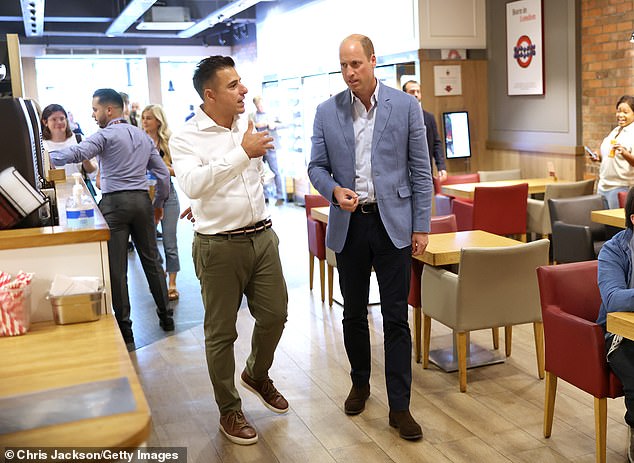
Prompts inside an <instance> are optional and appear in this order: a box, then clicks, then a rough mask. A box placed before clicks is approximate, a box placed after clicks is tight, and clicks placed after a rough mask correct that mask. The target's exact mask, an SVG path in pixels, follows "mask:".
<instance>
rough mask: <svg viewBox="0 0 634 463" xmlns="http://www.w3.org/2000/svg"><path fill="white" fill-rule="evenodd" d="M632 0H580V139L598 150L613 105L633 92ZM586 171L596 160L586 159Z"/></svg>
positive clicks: (591, 170) (608, 127)
mask: <svg viewBox="0 0 634 463" xmlns="http://www.w3.org/2000/svg"><path fill="white" fill-rule="evenodd" d="M632 31H634V0H581V80H582V82H581V89H582V101H581V103H582V117H583V119H582V127H583V128H582V130H583V142H584V143H585V144H587V145H589V146H590V147H592V148H593V149H596V150H598V149H599V146H600V145H601V142H602V141H603V139H604V138H605V136H606V135H607V134H608V133H609V132H610V130H611V129H612V128H614V126H615V125H616V119H615V113H616V110H615V105H616V102H617V100H618V99H619V97H620V96H621V95H624V94H634V44H633V43H630V42H629V41H628V40H629V37H630V34H631V33H632ZM586 170H587V171H588V172H589V173H596V172H598V164H594V163H592V162H590V161H587V163H586Z"/></svg>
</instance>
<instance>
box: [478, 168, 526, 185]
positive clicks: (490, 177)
mask: <svg viewBox="0 0 634 463" xmlns="http://www.w3.org/2000/svg"><path fill="white" fill-rule="evenodd" d="M478 175H479V176H480V181H481V182H495V181H497V180H519V179H521V178H522V175H521V172H520V170H519V169H508V170H479V171H478Z"/></svg>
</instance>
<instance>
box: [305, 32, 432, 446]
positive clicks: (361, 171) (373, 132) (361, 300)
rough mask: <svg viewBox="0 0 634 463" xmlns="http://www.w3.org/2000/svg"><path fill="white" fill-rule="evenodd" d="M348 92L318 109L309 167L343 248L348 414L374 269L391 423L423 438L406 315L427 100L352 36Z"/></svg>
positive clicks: (427, 188)
mask: <svg viewBox="0 0 634 463" xmlns="http://www.w3.org/2000/svg"><path fill="white" fill-rule="evenodd" d="M339 59H340V63H341V73H342V76H343V79H344V81H345V82H346V85H347V86H348V90H345V91H343V92H341V93H339V94H337V95H335V96H334V97H332V98H330V99H329V100H327V101H325V102H324V103H322V104H320V105H319V106H318V108H317V113H316V115H315V123H314V132H313V137H312V152H311V161H310V163H309V165H308V175H309V177H310V180H311V182H312V183H313V185H314V186H315V188H317V190H318V191H319V192H320V193H321V194H322V195H323V196H324V197H326V198H327V199H329V200H330V201H331V206H330V216H329V219H328V221H329V222H328V231H327V237H326V244H327V246H328V247H329V248H331V249H332V250H334V251H335V253H336V255H337V269H338V271H339V286H340V287H341V292H342V294H343V299H344V310H343V333H344V344H345V347H346V353H347V354H348V359H349V361H350V367H351V371H350V376H351V379H352V388H351V390H350V394H349V395H348V398H347V399H346V401H345V404H344V410H345V412H346V414H348V415H356V414H359V413H361V412H362V411H363V410H364V408H365V402H366V400H367V399H368V397H369V396H370V364H371V358H370V334H369V328H368V309H367V305H368V296H369V288H370V273H371V271H372V268H374V270H375V272H376V277H377V280H378V283H379V291H380V294H381V313H382V315H383V331H384V349H385V378H386V384H387V393H388V402H389V407H390V412H389V423H390V425H391V426H393V427H395V428H398V430H399V434H400V436H401V437H402V438H404V439H411V440H413V439H420V438H421V437H422V435H423V432H422V429H421V427H420V426H419V425H418V423H416V421H415V420H414V418H413V417H412V415H411V414H410V412H409V401H410V390H411V382H412V370H411V351H412V341H411V335H410V330H409V325H408V322H407V314H408V307H407V295H408V292H409V281H410V265H411V255H420V254H422V253H423V251H424V250H425V247H426V246H427V235H428V232H429V222H430V216H431V197H432V181H431V168H430V165H429V154H428V150H427V142H426V140H425V126H424V124H423V119H422V113H421V110H420V106H419V105H418V102H417V101H416V99H415V98H413V97H412V96H410V95H407V94H405V93H403V92H401V91H399V90H396V89H392V88H390V87H387V86H385V85H383V84H381V83H380V82H378V81H377V79H376V78H375V76H374V68H375V66H376V57H375V55H374V46H373V44H372V41H371V40H370V39H369V38H368V37H365V36H363V35H358V34H354V35H351V36H349V37H347V38H346V39H344V40H343V42H342V43H341V46H340V48H339Z"/></svg>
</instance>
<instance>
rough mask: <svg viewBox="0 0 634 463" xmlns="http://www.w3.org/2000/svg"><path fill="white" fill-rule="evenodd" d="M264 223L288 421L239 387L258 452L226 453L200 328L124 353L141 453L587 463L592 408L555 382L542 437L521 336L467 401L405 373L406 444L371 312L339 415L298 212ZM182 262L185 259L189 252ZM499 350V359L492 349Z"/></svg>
mask: <svg viewBox="0 0 634 463" xmlns="http://www.w3.org/2000/svg"><path fill="white" fill-rule="evenodd" d="M272 212H273V220H274V228H275V229H276V231H277V233H278V235H280V241H281V255H282V259H283V265H284V272H285V275H286V278H287V281H288V285H289V317H288V323H287V325H286V329H285V331H284V334H283V336H282V340H281V342H280V345H279V347H278V350H277V354H276V358H275V362H274V365H273V368H272V369H271V371H270V376H271V378H273V380H274V381H275V385H276V386H277V387H278V389H279V390H280V391H281V392H282V393H283V394H284V395H285V397H286V398H287V399H288V401H289V403H290V410H289V411H288V413H286V414H284V415H276V414H274V413H273V412H271V411H269V410H268V409H266V408H265V407H264V406H263V405H262V404H261V403H260V401H259V400H258V399H257V398H256V397H255V396H254V395H253V394H251V393H250V392H248V391H247V390H245V389H244V388H242V387H241V386H238V388H239V391H240V394H241V396H242V401H243V410H244V412H245V414H246V416H247V417H248V419H249V420H250V421H251V423H252V424H254V425H255V427H256V428H257V430H258V433H259V442H258V443H257V444H255V445H252V446H247V447H243V446H238V445H235V444H232V443H230V442H229V441H228V440H227V439H226V438H225V437H224V436H223V435H222V434H221V433H220V432H219V431H218V418H219V415H218V410H217V407H216V404H215V402H214V400H213V395H212V390H211V385H210V382H209V378H208V374H207V368H206V364H205V357H204V336H203V331H202V326H200V325H196V326H194V327H192V328H189V329H186V330H184V331H181V332H178V333H176V334H175V335H173V336H169V337H165V338H163V339H160V340H159V341H156V342H154V343H152V344H149V345H147V346H145V347H142V348H140V349H138V350H137V351H136V352H133V353H131V356H132V359H133V361H134V362H135V365H136V367H137V371H138V374H139V377H140V379H141V382H142V384H143V388H144V390H145V394H146V397H147V399H148V402H149V404H150V407H151V410H152V420H153V430H152V434H151V436H150V439H149V441H148V445H149V446H186V447H187V448H188V460H189V461H190V462H210V463H213V462H223V463H228V462H231V463H233V462H298V463H308V462H318V463H322V462H362V463H372V462H433V463H442V462H469V463H473V462H487V463H488V462H509V461H512V462H530V463H535V462H540V463H541V462H588V463H589V462H594V461H595V454H594V445H595V440H594V414H593V413H594V412H593V401H592V397H590V396H589V395H588V394H585V393H583V392H581V391H579V390H577V389H576V388H574V387H572V386H570V385H568V384H566V383H564V382H560V383H559V388H558V393H557V400H556V405H555V421H554V426H553V433H552V437H551V438H549V439H545V438H544V437H543V434H542V421H543V400H544V382H543V381H540V380H539V379H538V378H537V366H536V362H535V349H534V341H533V331H532V327H531V326H530V325H524V326H520V327H516V328H515V329H514V330H513V335H514V339H513V341H514V342H513V354H512V356H511V357H510V358H509V359H507V361H506V362H505V363H504V364H499V365H493V366H488V367H482V368H477V369H473V370H469V372H468V392H467V393H460V392H459V391H458V378H457V373H452V374H448V373H444V372H443V371H441V370H439V369H438V368H436V367H434V366H430V368H429V369H428V370H423V369H422V367H421V365H420V364H416V363H414V364H413V384H412V397H411V411H412V414H413V415H414V417H415V418H417V420H418V421H419V422H420V423H421V425H422V426H423V432H424V438H423V440H421V441H418V442H407V441H404V440H402V439H400V438H399V437H398V433H397V432H396V431H395V430H394V429H392V428H390V427H389V426H388V419H387V415H388V406H387V397H386V392H385V380H384V375H383V367H384V361H383V336H382V329H381V315H380V308H379V306H371V307H370V309H369V311H370V315H369V320H370V329H371V340H372V359H373V366H372V367H373V372H372V378H371V390H372V393H371V396H370V399H369V400H368V402H367V406H366V410H365V411H364V412H363V413H362V414H361V415H358V416H355V417H348V416H346V415H345V414H344V413H343V401H344V399H345V397H346V395H347V393H348V390H349V388H350V377H349V365H348V361H347V358H346V355H345V351H344V348H343V340H342V329H341V318H342V308H341V306H339V305H336V304H335V306H334V307H333V308H332V309H330V308H328V307H327V305H325V304H322V303H321V301H320V297H319V286H318V275H316V279H315V282H316V288H315V289H314V290H313V292H312V293H311V292H310V291H309V288H308V268H307V267H308V264H307V262H308V257H307V250H306V225H305V212H304V210H303V209H302V208H299V207H296V206H293V205H286V206H284V207H282V208H276V209H275V210H273V211H272ZM181 259H190V256H189V249H187V248H185V250H184V252H182V253H181ZM191 278H194V279H195V277H194V276H193V274H192V275H183V274H181V275H180V276H179V279H191ZM176 310H177V311H178V306H177V307H176ZM176 320H177V322H178V320H179V317H178V315H177V316H176ZM411 325H412V324H411V320H410V326H411ZM252 327H253V319H252V318H251V317H250V315H249V312H248V309H246V308H241V309H240V311H239V317H238V332H239V338H238V341H237V342H236V345H235V357H236V382H237V378H238V375H239V374H240V372H241V370H242V368H243V365H244V362H245V359H246V357H247V355H248V352H249V349H250V334H251V330H252ZM501 338H503V336H501ZM472 341H473V342H475V343H477V344H479V345H481V346H484V347H487V348H490V347H491V337H490V331H482V332H476V333H473V334H472ZM450 342H451V341H450V331H449V330H448V329H447V328H445V327H443V326H442V325H439V324H434V325H433V327H432V349H434V348H435V347H444V346H449V345H450ZM500 344H501V345H500V349H501V350H502V352H503V349H504V346H503V340H502V341H501V343H500ZM624 410H625V408H624V405H623V400H622V399H617V400H610V401H609V402H608V442H607V445H608V453H607V461H609V462H623V461H626V457H625V441H626V435H627V428H626V425H625V424H624V421H623V414H624Z"/></svg>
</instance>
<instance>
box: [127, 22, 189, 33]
mask: <svg viewBox="0 0 634 463" xmlns="http://www.w3.org/2000/svg"><path fill="white" fill-rule="evenodd" d="M194 24H196V23H195V22H194V21H160V22H159V21H143V22H140V23H139V24H137V26H136V28H137V29H138V30H140V31H182V30H185V29H187V28H189V27H192V26H193V25H194Z"/></svg>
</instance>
